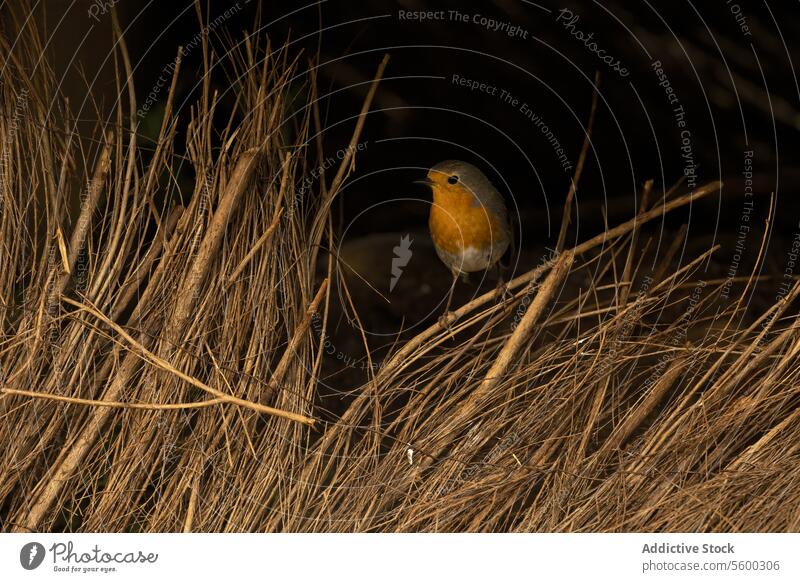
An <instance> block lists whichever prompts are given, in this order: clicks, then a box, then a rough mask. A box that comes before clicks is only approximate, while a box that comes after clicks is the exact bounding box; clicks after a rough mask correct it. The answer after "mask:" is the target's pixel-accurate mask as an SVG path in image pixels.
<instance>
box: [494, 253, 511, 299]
mask: <svg viewBox="0 0 800 582" xmlns="http://www.w3.org/2000/svg"><path fill="white" fill-rule="evenodd" d="M494 266H495V267H496V268H497V286H496V287H495V293H498V292H499V296H500V297H499V301H502V302H503V309H506V308H507V307H508V304H509V303H510V302H511V300H512V299H513V298H514V294H513V293H512V292H511V289H509V287H508V283H507V282H506V278H505V270H506V268H505V267H504V266H503V265H501V264H500V261H498V262H496V263H495V265H494ZM501 289H502V291H500V290H501Z"/></svg>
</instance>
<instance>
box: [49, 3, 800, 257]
mask: <svg viewBox="0 0 800 582" xmlns="http://www.w3.org/2000/svg"><path fill="white" fill-rule="evenodd" d="M91 5H92V3H90V2H84V3H82V4H81V3H77V4H72V3H66V2H60V1H59V2H52V3H48V11H49V13H48V26H49V27H50V28H51V29H52V30H56V34H55V35H54V37H53V38H54V42H53V45H52V47H51V48H53V49H54V50H55V55H54V56H55V57H56V59H58V60H60V61H61V64H62V66H63V68H64V70H65V71H67V72H68V76H70V77H72V78H75V77H77V75H75V73H76V72H77V71H78V70H79V69H78V66H79V65H78V63H81V65H80V66H82V67H83V68H84V69H85V70H86V71H95V70H96V69H98V67H99V64H100V62H102V60H103V59H105V57H106V56H107V54H108V48H107V47H108V46H110V41H111V18H110V15H109V14H107V13H106V14H100V15H99V16H98V17H97V21H95V20H93V19H90V18H87V15H86V11H87V7H90V6H91ZM67 6H71V8H70V10H69V11H67V18H65V19H64V20H63V21H62V22H61V25H60V27H56V26H55V23H56V22H58V21H59V19H60V18H61V16H63V14H59V10H62V12H63V11H64V10H65V7H67ZM116 6H117V9H118V11H119V14H120V20H121V22H122V26H123V28H124V29H125V30H126V33H125V35H126V39H127V42H128V46H129V48H130V50H131V53H132V58H133V61H134V63H135V66H136V73H135V84H136V89H137V93H138V94H139V99H140V100H142V101H143V100H144V99H145V97H146V95H147V93H148V92H149V91H150V89H151V88H152V87H153V86H154V84H155V82H156V80H157V79H158V76H159V75H160V74H161V73H162V70H163V67H164V66H165V65H166V64H167V63H169V62H170V61H171V60H172V59H173V58H174V56H175V51H176V49H177V46H178V45H184V46H185V45H186V44H187V43H188V42H190V40H191V39H192V37H193V36H194V35H195V34H196V33H197V31H198V29H199V25H198V16H197V12H196V10H195V6H194V3H192V2H189V1H188V0H179V1H174V2H146V1H134V0H124V1H120V2H118V4H117V5H116ZM202 6H203V11H204V15H207V14H209V13H210V16H208V20H209V21H213V20H214V19H215V18H216V17H218V16H219V15H221V14H223V13H224V12H225V10H226V9H232V10H233V8H234V7H236V6H237V4H236V3H235V2H222V1H212V2H211V3H210V5H208V6H207V5H206V4H205V3H202ZM562 8H568V9H569V10H571V11H572V12H573V13H574V14H576V15H579V17H580V18H579V20H578V21H577V22H576V23H575V28H576V29H578V30H581V31H583V32H584V33H587V34H588V33H590V32H591V33H593V35H594V40H595V41H596V42H597V43H598V45H599V47H601V48H604V49H605V50H606V51H607V53H608V54H611V55H614V57H615V58H617V59H619V60H620V61H621V63H622V64H623V65H624V66H625V67H626V68H627V69H628V70H629V71H630V74H629V76H628V77H626V78H622V77H621V76H620V75H619V74H617V73H616V72H614V71H613V70H611V69H610V68H609V67H607V66H606V65H605V64H603V63H601V62H600V61H599V60H598V58H597V57H596V55H594V54H593V53H592V52H590V51H589V50H588V49H587V48H586V47H585V46H584V45H583V44H582V43H581V42H580V41H579V40H577V39H576V38H574V37H573V36H571V35H570V34H569V31H568V30H567V29H565V28H564V26H563V23H559V22H556V17H557V15H558V11H559V10H560V9H562ZM455 9H457V10H459V11H460V12H461V13H463V14H466V15H468V16H469V17H470V22H467V23H463V22H457V21H453V20H450V19H449V18H448V15H447V14H445V20H439V21H428V22H415V21H408V20H402V19H400V18H399V11H400V10H406V11H414V10H445V11H447V10H455ZM234 12H235V14H234V15H233V16H231V17H230V18H227V19H225V21H224V22H223V23H222V24H221V25H220V26H218V27H215V28H214V30H213V31H212V32H211V35H212V37H215V38H217V39H218V40H219V39H223V38H224V39H228V42H236V41H238V40H240V39H241V38H242V36H243V32H244V31H246V30H253V28H254V22H257V21H258V18H260V21H261V22H262V23H264V26H263V27H262V33H263V34H268V35H269V36H270V38H271V40H272V42H273V44H275V45H277V44H279V43H281V42H282V41H284V40H287V39H288V40H290V41H292V43H293V44H292V45H291V50H292V52H293V54H300V55H301V59H307V58H310V59H313V58H314V57H315V55H316V54H317V52H319V62H320V63H321V64H320V66H319V68H318V69H317V76H318V82H319V89H320V93H321V94H322V95H323V100H322V102H321V107H322V112H323V117H324V123H325V125H326V130H325V134H324V142H325V146H326V151H328V152H330V153H331V154H334V153H335V152H336V151H337V150H339V149H340V148H341V147H343V146H344V145H345V144H346V143H347V142H348V140H349V138H350V135H351V133H352V130H353V125H354V122H353V120H352V119H351V118H352V116H354V115H356V114H357V112H358V110H359V108H360V106H361V103H362V101H363V98H364V95H365V93H366V89H367V82H368V81H369V80H370V79H371V78H372V76H373V74H374V72H375V70H376V68H377V65H378V63H379V61H380V59H381V57H382V55H383V54H384V53H385V52H388V53H389V54H390V55H391V61H390V63H389V66H388V68H387V70H386V74H385V77H386V78H385V80H384V81H383V83H382V84H381V87H380V89H379V93H378V96H377V98H376V101H375V103H374V105H373V112H372V113H370V115H369V118H368V120H367V125H366V128H365V131H364V134H363V140H366V141H367V142H368V146H367V148H366V150H365V151H364V152H363V153H362V154H361V155H359V156H358V159H357V170H356V173H355V174H354V175H353V180H351V182H350V183H349V184H348V186H347V188H346V189H345V191H344V192H343V193H342V195H341V197H340V203H339V206H338V207H337V216H338V228H339V231H340V233H346V237H356V238H357V237H360V236H364V235H368V234H374V233H376V232H378V233H380V232H390V231H391V232H397V231H406V230H407V231H412V232H424V230H425V225H426V216H427V204H426V203H424V202H413V201H412V202H395V201H393V200H394V199H396V198H405V197H411V198H420V199H423V200H424V199H427V198H426V197H429V196H430V194H429V193H428V192H427V191H425V190H424V189H421V188H419V187H416V186H413V185H412V184H411V182H412V181H413V180H414V179H416V178H419V177H420V176H421V175H422V173H423V172H424V168H426V167H429V166H431V165H433V164H435V163H437V162H438V161H441V160H443V159H448V158H459V159H464V160H467V161H470V162H473V163H475V164H476V165H478V166H480V167H481V168H482V169H484V171H485V172H486V173H487V174H489V175H490V177H491V179H492V180H493V182H494V183H495V184H496V185H497V186H498V188H499V189H500V190H501V192H503V194H504V195H505V196H506V199H507V201H508V202H509V206H511V207H512V208H511V210H512V214H514V215H516V222H517V224H518V225H519V227H520V228H521V230H520V233H521V239H522V245H521V246H522V248H523V249H528V248H536V249H539V250H541V249H542V248H543V247H544V246H547V245H552V243H553V242H554V239H555V236H556V235H557V231H558V223H559V221H560V216H561V209H562V204H563V199H564V196H565V193H566V191H567V188H568V186H569V179H570V175H571V172H565V171H564V169H563V168H562V167H561V164H560V163H559V161H558V159H557V156H556V155H555V153H554V152H553V147H552V146H551V145H550V144H549V143H548V142H547V139H546V138H545V136H544V135H543V134H542V133H541V131H539V129H537V128H536V126H535V125H534V124H533V122H531V121H530V120H529V119H526V118H525V116H524V115H522V113H520V111H519V110H518V108H514V107H512V106H511V105H509V104H507V103H504V102H502V101H501V100H500V98H499V95H497V96H491V95H486V94H483V93H480V92H478V91H472V92H471V91H469V90H468V89H466V88H464V87H458V86H456V85H454V84H453V83H451V77H452V75H453V74H458V75H460V76H463V77H468V78H470V79H475V80H478V81H481V82H486V83H488V84H489V85H493V86H498V87H499V88H501V89H506V90H508V91H509V92H511V93H512V94H514V95H515V96H516V97H517V98H519V99H520V101H521V102H522V101H524V102H526V103H527V104H528V105H529V106H530V108H531V109H532V110H533V111H535V112H536V114H538V115H540V116H541V117H542V118H543V119H544V120H545V122H546V123H547V125H548V127H549V128H550V129H551V130H552V131H553V134H554V136H555V137H556V138H557V139H558V141H559V142H560V144H561V146H562V147H563V148H564V150H565V152H566V155H567V157H568V158H569V160H570V162H571V164H572V166H573V167H574V165H575V163H576V161H577V158H578V153H579V150H580V146H581V143H582V141H583V139H584V136H585V125H586V121H587V119H588V116H589V109H590V103H591V98H592V79H593V77H594V75H595V71H599V72H600V75H601V89H600V91H601V93H600V105H599V108H598V112H597V122H596V126H595V130H594V134H593V136H592V149H591V150H590V155H589V159H588V160H587V168H586V172H585V174H584V176H583V179H582V182H581V188H580V190H579V193H578V205H577V218H576V220H575V221H574V225H576V226H577V228H574V229H573V230H572V231H571V233H570V240H583V239H585V238H588V236H590V235H594V234H596V233H597V232H599V231H600V230H601V229H602V226H603V221H604V220H605V219H607V220H608V221H609V223H611V224H612V225H613V224H615V223H618V222H621V221H622V220H625V219H628V218H630V217H631V216H632V215H633V212H634V209H635V205H636V203H637V202H636V201H637V198H638V192H639V191H640V189H641V186H642V184H643V182H644V181H645V180H646V179H649V178H653V179H654V180H655V184H656V185H655V192H654V197H657V196H660V195H661V194H663V190H664V188H668V187H669V186H670V185H672V184H674V183H675V182H676V181H677V180H678V179H679V178H680V177H681V176H682V174H683V170H684V166H685V161H684V160H683V159H682V158H681V149H680V147H681V136H680V129H679V128H677V126H676V123H675V119H674V117H673V116H672V113H671V107H670V105H669V104H668V103H667V98H666V95H665V92H664V89H663V88H662V87H660V86H659V85H658V79H657V77H656V75H655V73H654V72H653V70H652V68H651V63H652V62H653V61H654V60H660V61H661V63H662V64H663V68H664V70H665V72H666V74H667V75H668V77H669V81H670V84H671V86H672V87H673V89H674V91H675V93H676V95H677V96H678V98H679V101H680V104H681V105H683V107H684V108H685V110H686V122H687V127H686V128H687V129H688V130H689V131H690V132H691V142H692V155H693V158H694V162H695V163H696V164H697V169H696V172H697V184H698V185H702V184H704V183H706V182H709V181H712V180H716V179H722V180H724V181H725V183H726V187H725V191H724V194H723V195H722V196H721V197H717V198H711V199H709V200H708V201H704V202H702V203H700V204H696V205H693V206H692V207H691V208H687V209H686V210H685V211H681V212H675V213H672V214H671V215H670V216H669V217H668V218H667V219H666V221H665V222H664V223H663V224H661V223H659V224H656V225H654V226H652V227H651V228H655V229H659V230H660V231H661V234H662V238H663V235H667V237H668V236H669V234H670V233H672V232H674V231H675V229H676V228H677V227H678V225H679V224H681V223H683V222H687V223H688V224H689V235H688V239H687V240H689V241H690V243H691V244H696V245H697V248H698V249H700V250H705V249H707V248H708V246H709V245H710V244H711V243H712V242H721V243H722V245H723V248H722V250H721V252H720V253H719V255H718V256H719V258H720V261H721V264H725V263H726V259H725V253H730V252H731V251H732V247H733V239H732V238H731V237H732V236H735V233H736V232H737V229H738V228H739V225H740V224H741V214H742V204H743V202H744V196H743V183H742V179H741V178H742V175H741V174H742V171H743V167H744V160H743V158H744V151H745V150H747V149H751V150H753V151H754V170H755V182H754V183H755V191H756V195H755V208H754V214H753V217H754V218H753V220H752V221H751V222H750V224H752V225H754V226H757V227H758V228H762V229H763V220H764V219H765V218H766V216H767V210H768V207H769V198H770V193H771V192H773V191H774V192H775V193H776V213H775V216H776V218H775V227H776V228H775V231H774V236H773V237H771V239H770V242H769V245H768V247H767V253H768V255H770V257H772V260H774V263H775V265H776V267H777V266H779V265H781V264H783V263H784V261H785V253H786V251H787V250H788V243H787V240H790V239H791V237H792V236H793V235H794V232H795V231H796V230H797V222H798V219H799V218H800V206H799V205H798V202H797V191H798V186H799V185H800V173H799V172H798V171H797V168H798V159H797V158H798V150H799V148H798V147H797V143H798V140H797V135H798V133H797V132H798V128H800V113H798V112H799V111H800V93H799V92H798V84H797V77H796V74H795V71H794V70H793V68H792V62H791V61H792V58H794V60H798V58H797V57H800V54H798V52H797V51H796V46H797V43H796V38H797V36H798V33H800V24H799V22H800V21H798V19H797V18H796V16H797V9H796V8H793V7H792V6H791V5H790V4H789V3H762V2H746V1H739V2H726V1H724V0H720V1H713V2H695V3H692V2H683V1H679V2H674V3H672V2H670V3H657V4H656V3H652V2H646V1H643V2H624V3H623V2H602V3H599V2H588V1H587V2H569V3H565V4H553V3H548V2H540V3H537V4H532V3H528V2H525V1H522V0H496V1H493V2H488V1H487V2H470V3H468V4H465V3H463V2H453V1H437V2H433V1H425V0H416V1H415V0H405V1H402V2H382V1H380V2H379V1H365V2H346V1H343V0H329V1H327V2H324V3H322V4H319V5H316V4H309V5H307V6H306V5H305V4H304V3H302V2H258V1H257V0H252V1H251V2H244V1H243V0H241V1H240V2H239V4H238V7H237V8H235V10H234ZM735 13H738V14H739V15H740V16H739V21H737V14H735ZM474 14H480V15H483V16H486V17H489V18H493V19H496V20H499V21H504V22H509V23H511V24H516V25H518V26H520V27H521V28H522V29H524V30H526V31H527V32H528V34H527V38H526V39H525V38H511V37H509V36H508V35H506V34H504V33H503V32H502V31H490V30H487V29H486V28H484V27H482V26H480V25H479V24H475V23H473V22H471V17H472V15H474ZM742 19H743V20H742ZM742 24H745V25H746V26H747V30H748V31H749V32H750V34H749V35H747V34H745V31H743V30H742V28H741V25H742ZM320 29H321V30H322V33H321V36H320V34H319V30H320ZM104 43H105V44H104ZM77 45H80V46H81V48H80V49H76V46H77ZM218 46H219V45H218ZM645 50H646V51H647V53H649V56H648V54H646V53H645ZM200 58H201V50H200V49H199V48H198V49H196V50H194V51H193V52H192V53H191V54H189V55H188V56H187V58H186V61H185V63H184V66H183V73H182V76H181V82H180V85H179V89H180V90H179V95H180V97H181V98H182V99H181V100H179V101H180V102H182V103H184V106H183V107H184V110H183V111H180V114H181V115H182V117H183V119H184V121H185V120H186V119H187V118H188V108H187V105H188V104H190V103H191V102H192V98H193V92H192V89H193V87H195V86H196V83H197V81H198V80H199V78H200V75H201V70H202V69H201V67H200V62H201V61H200ZM304 62H305V61H304ZM110 63H111V60H106V67H105V69H104V70H105V73H103V74H100V75H99V76H98V77H97V79H96V80H95V81H94V89H95V90H98V89H99V90H100V91H99V92H100V93H102V90H103V88H104V87H105V88H106V89H109V91H108V92H107V94H108V95H113V94H114V93H113V81H112V80H111V79H112V78H113V77H112V76H111V74H112V73H113V68H112V67H111V64H110ZM229 72H230V71H228V73H229ZM87 76H88V77H89V78H90V79H91V78H92V75H87ZM420 77H444V79H435V78H433V79H432V78H420ZM303 80H304V79H298V81H297V84H298V91H299V93H298V94H299V95H302V94H303V93H302V91H304V89H303V88H302V81H303ZM213 83H214V85H215V88H217V89H218V90H219V91H220V92H222V93H225V92H227V95H228V98H233V92H234V91H235V84H231V82H230V79H229V78H228V77H226V73H225V72H224V71H222V70H219V71H218V72H217V74H215V76H214V77H213ZM65 87H66V90H67V92H70V91H72V92H73V93H77V96H76V97H73V98H72V100H71V101H72V103H73V104H74V103H76V100H77V99H79V98H80V96H81V95H82V92H83V93H85V91H86V88H85V86H84V87H82V86H81V85H80V83H78V84H77V85H73V86H72V88H70V86H65ZM326 94H327V95H326ZM498 94H499V90H498ZM82 113H83V114H84V115H87V116H89V114H88V112H87V111H86V110H84V111H83V112H82ZM153 115H155V116H156V117H157V112H156V113H154V114H153ZM158 121H160V120H158V119H148V120H146V122H145V123H144V124H143V128H142V131H143V132H146V131H147V127H148V124H149V126H151V127H152V126H154V125H157V122H158ZM380 140H389V141H380ZM684 190H685V189H684ZM378 203H384V204H379V206H377V207H374V208H373V207H371V204H378ZM514 206H516V207H517V209H514V208H513V207H514ZM359 213H363V214H361V216H359ZM604 216H605V217H606V218H604ZM760 234H761V233H757V232H756V231H754V232H752V233H751V234H750V235H749V238H748V245H747V247H748V248H747V252H746V254H747V255H748V256H749V257H750V258H751V259H754V258H755V255H756V254H757V250H758V246H759V237H760Z"/></svg>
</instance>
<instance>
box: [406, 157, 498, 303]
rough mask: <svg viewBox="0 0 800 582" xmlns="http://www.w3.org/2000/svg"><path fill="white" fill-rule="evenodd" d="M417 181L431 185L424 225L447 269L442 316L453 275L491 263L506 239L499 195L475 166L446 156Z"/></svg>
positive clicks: (455, 278)
mask: <svg viewBox="0 0 800 582" xmlns="http://www.w3.org/2000/svg"><path fill="white" fill-rule="evenodd" d="M418 183H421V184H425V185H427V186H430V188H431V190H432V191H433V204H432V205H431V214H430V219H429V220H428V226H429V228H430V231H431V238H432V239H433V244H434V246H435V247H436V254H437V255H439V258H440V259H441V260H442V262H443V263H444V264H445V265H446V266H447V268H448V269H450V272H451V273H452V274H453V284H452V285H451V286H450V294H449V296H448V298H447V307H446V308H445V317H447V315H448V313H449V311H450V302H451V301H452V299H453V290H454V289H455V285H456V281H457V279H458V276H459V275H461V276H462V278H466V276H467V273H473V272H475V271H484V270H486V269H489V268H490V267H492V266H494V265H495V264H497V263H498V261H499V260H500V257H502V256H503V254H504V253H505V252H506V249H507V248H508V246H509V243H510V241H511V228H510V227H509V223H508V210H507V209H506V204H505V202H504V201H503V197H502V196H501V195H500V193H499V192H498V191H497V189H496V188H495V187H494V186H493V185H492V183H491V182H490V181H489V179H488V178H487V177H486V176H485V175H484V174H483V172H481V171H480V170H479V169H478V168H476V167H475V166H473V165H472V164H468V163H467V162H461V161H459V160H447V161H445V162H441V163H439V164H437V165H435V166H433V167H432V168H431V169H430V170H429V171H428V174H427V176H426V178H425V179H424V180H419V181H418Z"/></svg>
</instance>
